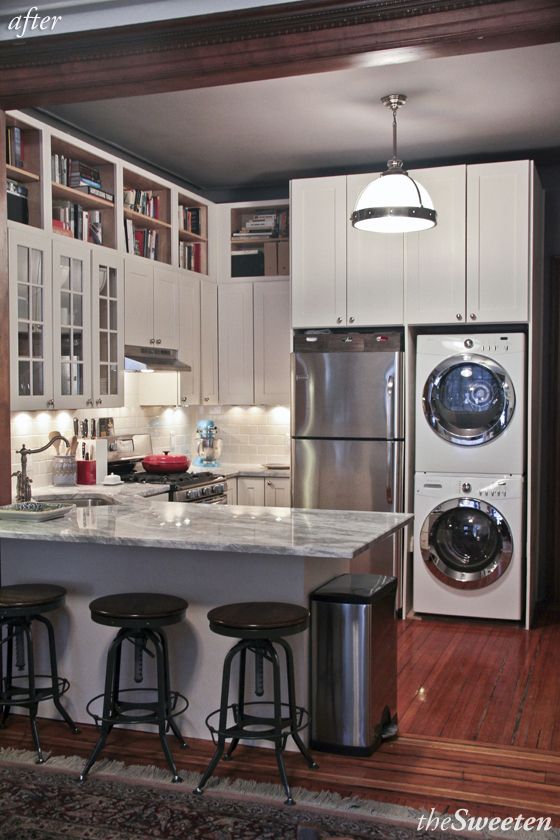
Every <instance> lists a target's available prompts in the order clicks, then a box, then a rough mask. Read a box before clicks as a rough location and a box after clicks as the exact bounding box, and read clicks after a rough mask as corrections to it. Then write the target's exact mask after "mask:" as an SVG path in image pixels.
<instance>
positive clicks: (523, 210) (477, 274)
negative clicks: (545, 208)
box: [467, 160, 533, 322]
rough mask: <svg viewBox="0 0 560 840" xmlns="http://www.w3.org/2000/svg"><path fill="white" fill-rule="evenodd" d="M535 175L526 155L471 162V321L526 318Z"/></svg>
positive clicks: (468, 272) (469, 281) (468, 312)
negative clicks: (531, 210)
mask: <svg viewBox="0 0 560 840" xmlns="http://www.w3.org/2000/svg"><path fill="white" fill-rule="evenodd" d="M532 174H533V172H532V163H531V162H530V161H527V160H514V161H506V162H502V163H487V164H481V165H476V166H468V167H467V208H468V210H467V231H468V237H467V319H468V320H469V321H483V322H484V321H485V322H496V321H505V322H507V321H526V320H527V319H528V305H529V276H530V250H529V238H530V236H531V232H532V231H531V225H530V216H529V213H530V206H531V186H532ZM473 316H474V317H473Z"/></svg>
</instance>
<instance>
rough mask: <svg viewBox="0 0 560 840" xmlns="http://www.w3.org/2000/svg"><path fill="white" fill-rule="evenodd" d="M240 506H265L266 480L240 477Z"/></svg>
mask: <svg viewBox="0 0 560 840" xmlns="http://www.w3.org/2000/svg"><path fill="white" fill-rule="evenodd" d="M237 504H238V505H259V506H261V507H262V506H263V505H264V478H259V477H257V478H249V477H248V476H244V475H240V476H238V478H237Z"/></svg>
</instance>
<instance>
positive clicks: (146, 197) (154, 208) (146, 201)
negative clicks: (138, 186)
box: [123, 189, 159, 219]
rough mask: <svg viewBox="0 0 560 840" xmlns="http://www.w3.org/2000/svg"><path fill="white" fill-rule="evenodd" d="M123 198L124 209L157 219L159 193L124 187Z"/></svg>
mask: <svg viewBox="0 0 560 840" xmlns="http://www.w3.org/2000/svg"><path fill="white" fill-rule="evenodd" d="M123 200H124V206H125V209H128V210H133V211H134V212H135V213H141V214H142V215H143V216H150V218H152V219H159V195H158V194H157V193H155V192H153V190H131V189H125V190H124V195H123Z"/></svg>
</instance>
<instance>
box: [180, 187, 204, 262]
mask: <svg viewBox="0 0 560 840" xmlns="http://www.w3.org/2000/svg"><path fill="white" fill-rule="evenodd" d="M178 211H179V267H180V268H186V269H188V270H189V271H195V272H197V273H198V274H208V208H207V206H206V205H205V204H199V203H197V202H195V201H194V200H193V198H192V196H186V195H183V194H181V193H179V205H178Z"/></svg>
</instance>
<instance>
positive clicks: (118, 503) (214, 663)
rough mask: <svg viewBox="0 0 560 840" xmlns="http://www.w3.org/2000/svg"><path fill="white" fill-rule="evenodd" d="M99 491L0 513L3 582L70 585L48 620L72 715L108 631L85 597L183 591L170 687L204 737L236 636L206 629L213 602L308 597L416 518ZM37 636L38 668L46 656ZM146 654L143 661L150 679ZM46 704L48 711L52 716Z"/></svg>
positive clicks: (301, 677)
mask: <svg viewBox="0 0 560 840" xmlns="http://www.w3.org/2000/svg"><path fill="white" fill-rule="evenodd" d="M66 489H68V488H66ZM88 489H89V488H88ZM76 490H77V488H76ZM92 490H93V488H91V489H89V494H90V495H91V493H92ZM102 490H103V494H104V495H105V494H107V495H108V496H109V497H110V499H108V500H110V501H112V502H113V503H112V504H108V505H105V506H100V507H95V508H84V507H79V508H77V509H75V510H73V511H72V512H70V513H69V514H67V515H66V516H65V517H64V518H60V519H56V520H52V521H50V522H43V523H34V524H28V523H21V522H15V521H8V520H6V521H3V522H2V523H1V524H0V550H1V574H2V578H1V581H2V584H3V585H7V584H13V583H30V582H42V583H58V584H60V585H62V586H64V587H65V588H66V589H67V592H68V595H67V600H66V607H65V608H64V609H62V610H59V611H57V612H55V613H53V614H52V620H53V624H54V627H55V633H56V638H57V648H58V660H59V670H60V673H61V674H63V675H64V676H66V677H67V678H68V679H69V680H70V683H71V686H70V690H69V692H68V694H67V695H66V698H65V700H66V705H67V707H68V710H69V712H70V714H71V715H72V716H73V717H74V719H75V720H77V721H86V720H89V718H88V717H87V715H86V712H85V707H86V704H87V702H88V701H89V700H90V699H91V698H92V697H93V696H94V695H96V694H99V692H100V691H101V690H102V688H103V679H104V661H105V653H106V650H107V647H108V645H109V642H110V639H111V637H112V634H111V633H110V632H108V630H107V628H105V627H102V626H100V625H97V624H94V623H92V621H91V619H90V615H89V609H88V604H89V603H90V601H91V600H92V599H93V598H96V597H98V596H101V595H107V594H111V593H116V592H127V591H132V592H134V591H136V592H140V591H141V592H154V593H155V592H165V593H169V594H175V595H179V596H181V597H184V598H185V599H186V600H187V601H188V602H189V608H188V610H187V618H186V622H185V623H182V624H179V625H176V626H173V627H170V628H169V633H168V638H169V649H170V661H171V674H172V682H173V686H174V688H176V689H177V690H178V691H180V692H182V693H184V694H186V696H187V697H188V698H189V701H190V706H189V709H188V710H187V712H186V713H185V715H183V716H182V717H181V719H180V725H181V727H182V730H183V732H184V734H185V736H186V737H187V738H188V737H189V736H190V737H198V738H207V737H208V730H207V729H206V726H205V724H204V720H205V718H206V716H207V715H208V714H209V712H210V711H212V710H213V709H214V708H215V707H216V706H217V704H218V700H219V692H220V680H221V667H222V661H223V657H224V654H225V652H226V650H227V649H228V648H229V647H230V641H231V640H229V639H227V638H223V637H220V636H216V635H215V634H213V633H211V632H210V630H209V628H208V622H207V619H206V614H207V612H208V610H209V609H211V608H212V607H214V606H217V605H219V604H224V603H227V602H233V601H248V600H262V601H270V600H277V601H290V602H293V603H299V604H304V605H307V604H308V596H309V593H310V592H311V591H312V590H314V589H315V588H316V587H317V586H319V585H321V584H322V583H325V582H326V581H327V580H330V579H331V578H332V577H334V576H336V575H338V574H343V573H344V572H348V571H350V570H351V568H352V564H353V561H355V559H356V558H358V557H359V556H360V555H362V557H363V554H364V552H367V551H368V550H369V548H370V547H371V546H372V545H373V544H374V543H376V542H378V541H380V540H382V539H384V538H386V537H388V536H390V535H391V534H393V533H394V532H395V531H398V530H399V529H400V528H402V527H404V526H405V525H406V524H407V523H408V522H410V521H411V519H412V517H411V515H409V514H393V513H374V512H367V513H364V512H349V511H324V510H299V509H291V508H272V507H266V508H265V507H244V506H237V505H226V506H213V505H184V504H180V503H175V502H162V501H158V500H155V501H154V500H150V498H149V497H148V498H147V497H145V496H144V495H141V494H139V492H138V488H132V487H130V486H129V487H123V488H102ZM98 491H100V492H101V488H99V487H96V488H95V490H94V493H95V495H97V494H98ZM147 492H149V488H143V489H142V491H141V493H147ZM77 494H80V495H87V491H86V489H85V488H83V489H82V491H81V493H80V492H79V491H78V493H77ZM55 497H56V493H53V500H54V498H55ZM306 637H307V634H301V635H300V636H299V637H298V638H297V639H294V645H293V647H294V657H295V666H296V683H297V691H298V697H299V698H300V702H301V703H302V704H303V705H306V704H307V703H308V697H307V675H308V658H307V655H306V650H307V648H306V645H307V638H306ZM40 647H41V651H40V653H39V655H38V664H37V670H38V671H39V672H41V667H44V666H45V664H46V663H44V662H43V661H42V654H43V653H44V651H43V649H42V647H43V646H42V645H41V646H40ZM151 664H152V663H151V661H150V662H148V661H147V662H146V663H145V667H146V674H147V676H146V682H145V684H146V685H148V686H149V685H151V684H153V683H151V682H150V675H149V674H150V671H149V666H151ZM43 706H44V707H43V709H42V710H41V711H42V714H47V715H51V713H52V716H53V717H55V716H56V713H55V712H54V709H49V705H48V704H46V703H45V704H43Z"/></svg>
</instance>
